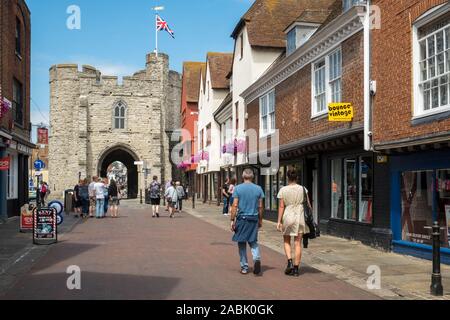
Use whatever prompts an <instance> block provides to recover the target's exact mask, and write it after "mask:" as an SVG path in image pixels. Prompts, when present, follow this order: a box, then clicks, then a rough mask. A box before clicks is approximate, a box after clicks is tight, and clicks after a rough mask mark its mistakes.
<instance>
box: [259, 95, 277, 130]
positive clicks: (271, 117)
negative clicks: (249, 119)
mask: <svg viewBox="0 0 450 320" xmlns="http://www.w3.org/2000/svg"><path fill="white" fill-rule="evenodd" d="M271 95H272V96H273V111H270V96H271ZM263 100H266V101H267V105H266V112H265V113H264V114H263V103H262V101H263ZM276 104H277V102H276V95H275V89H272V90H270V91H269V92H267V93H265V94H263V95H262V96H261V97H259V137H260V138H265V137H268V136H271V135H273V134H274V133H275V131H276V129H277V128H276V109H277V108H276ZM264 118H266V119H265V120H264ZM264 124H266V128H264Z"/></svg>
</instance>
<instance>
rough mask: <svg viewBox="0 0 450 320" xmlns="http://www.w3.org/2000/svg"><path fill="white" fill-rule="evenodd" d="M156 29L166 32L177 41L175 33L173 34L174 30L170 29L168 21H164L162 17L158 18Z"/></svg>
mask: <svg viewBox="0 0 450 320" xmlns="http://www.w3.org/2000/svg"><path fill="white" fill-rule="evenodd" d="M156 29H157V30H158V31H161V30H165V31H167V32H168V33H169V34H170V35H171V36H172V38H174V39H175V33H174V32H173V30H172V29H170V28H169V25H168V24H167V22H166V21H164V20H163V19H162V18H161V17H160V16H158V15H157V16H156Z"/></svg>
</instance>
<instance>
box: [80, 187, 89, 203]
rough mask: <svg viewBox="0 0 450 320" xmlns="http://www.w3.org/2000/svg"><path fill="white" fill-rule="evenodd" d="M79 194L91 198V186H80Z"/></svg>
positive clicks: (83, 197) (84, 197) (81, 196)
mask: <svg viewBox="0 0 450 320" xmlns="http://www.w3.org/2000/svg"><path fill="white" fill-rule="evenodd" d="M79 195H80V198H81V199H85V200H86V199H89V188H88V187H87V186H81V187H80V188H79Z"/></svg>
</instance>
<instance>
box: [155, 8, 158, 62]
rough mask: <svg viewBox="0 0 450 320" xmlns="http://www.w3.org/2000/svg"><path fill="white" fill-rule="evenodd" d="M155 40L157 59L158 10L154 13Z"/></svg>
mask: <svg viewBox="0 0 450 320" xmlns="http://www.w3.org/2000/svg"><path fill="white" fill-rule="evenodd" d="M155 31H156V32H155V40H156V49H155V51H156V58H157V59H158V11H156V14H155Z"/></svg>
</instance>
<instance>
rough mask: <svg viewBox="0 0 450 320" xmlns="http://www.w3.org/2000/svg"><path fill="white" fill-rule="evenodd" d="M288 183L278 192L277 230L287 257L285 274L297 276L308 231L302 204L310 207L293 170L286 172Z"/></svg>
mask: <svg viewBox="0 0 450 320" xmlns="http://www.w3.org/2000/svg"><path fill="white" fill-rule="evenodd" d="M287 177H288V182H289V185H288V186H286V187H284V188H282V189H281V190H280V192H279V194H278V199H279V200H280V207H279V212H278V225H277V229H278V231H280V232H282V233H283V236H284V251H285V253H286V257H287V259H288V266H287V268H286V271H285V274H286V275H288V276H294V277H298V276H300V274H299V267H300V263H301V259H302V239H303V236H304V235H305V234H308V233H309V228H308V226H307V225H306V222H305V212H304V205H308V206H309V208H311V203H310V201H309V197H308V191H307V190H306V188H304V187H302V186H300V185H298V184H297V172H296V171H294V170H291V171H288V173H287ZM292 237H293V238H294V244H295V257H294V259H295V261H293V259H292V247H291V240H292Z"/></svg>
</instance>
